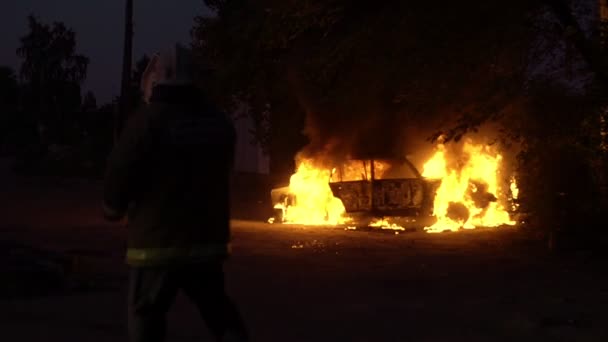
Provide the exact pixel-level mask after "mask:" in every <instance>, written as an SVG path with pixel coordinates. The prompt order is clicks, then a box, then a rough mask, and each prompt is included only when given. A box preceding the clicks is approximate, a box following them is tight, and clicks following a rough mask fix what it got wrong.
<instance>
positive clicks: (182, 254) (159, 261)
mask: <svg viewBox="0 0 608 342" xmlns="http://www.w3.org/2000/svg"><path fill="white" fill-rule="evenodd" d="M229 254H230V244H206V245H198V246H188V247H161V248H128V249H127V257H126V259H127V264H129V265H131V266H159V265H164V264H170V263H176V262H177V263H182V262H205V261H211V260H218V259H225V258H226V257H228V255H229Z"/></svg>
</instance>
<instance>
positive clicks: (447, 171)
mask: <svg viewBox="0 0 608 342" xmlns="http://www.w3.org/2000/svg"><path fill="white" fill-rule="evenodd" d="M456 154H457V155H456V157H460V158H454V159H455V160H456V162H454V163H448V159H447V157H448V155H449V153H448V151H447V149H446V147H445V146H444V145H443V144H439V145H438V146H437V151H436V152H435V154H434V155H433V156H432V157H431V159H430V160H429V161H428V162H427V163H426V164H425V165H424V169H423V172H422V175H423V176H424V177H427V178H435V179H441V185H440V186H439V188H438V189H437V193H436V196H435V200H434V206H433V214H434V216H435V217H436V218H437V222H436V223H435V224H434V225H432V226H431V227H426V228H425V230H426V231H427V232H429V233H437V232H443V231H456V230H459V229H461V228H465V229H472V228H476V227H497V226H501V225H505V224H506V225H514V224H515V222H514V221H512V220H511V218H510V217H509V213H508V212H507V211H506V210H505V209H504V207H503V206H502V204H501V203H500V202H499V200H498V197H499V196H500V195H502V193H501V192H500V191H501V188H500V186H499V184H500V182H499V169H500V164H501V161H502V156H501V155H500V154H498V153H496V152H495V151H493V150H492V148H490V147H489V146H485V145H476V144H473V143H472V141H471V140H466V141H465V142H464V145H463V147H462V151H460V152H459V153H456ZM450 156H451V155H450ZM511 188H512V189H516V188H517V184H515V180H514V179H513V180H512V183H511ZM511 191H512V192H513V190H511ZM514 195H515V193H514Z"/></svg>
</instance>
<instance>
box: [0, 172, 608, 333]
mask: <svg viewBox="0 0 608 342" xmlns="http://www.w3.org/2000/svg"><path fill="white" fill-rule="evenodd" d="M5 166H6V163H4V166H3V168H2V169H4V170H5V171H2V172H3V173H4V174H3V175H1V176H2V178H0V179H2V180H3V181H2V183H0V194H2V195H1V197H0V214H1V215H2V216H1V217H2V221H0V248H2V249H3V251H2V252H1V253H4V254H10V257H8V258H7V257H6V256H5V257H4V261H3V262H0V268H2V270H1V271H2V273H1V274H2V283H3V285H4V290H3V294H2V296H0V297H1V298H0V322H2V338H1V341H65V342H70V341H92V342H94V341H120V340H123V341H124V340H125V336H126V335H125V330H126V329H125V314H124V311H125V285H126V271H127V269H126V267H125V265H124V264H123V262H122V258H123V248H124V245H123V239H124V235H125V234H124V233H125V228H124V227H122V226H119V225H109V224H106V223H104V222H103V221H102V220H101V219H100V215H99V214H100V212H99V206H98V204H99V203H98V202H99V196H100V187H99V185H98V184H95V183H94V182H85V181H65V180H58V179H56V180H48V179H46V180H42V179H33V178H30V179H19V178H15V177H13V176H10V175H9V174H8V172H6V167H5ZM243 191H249V189H245V188H243ZM250 192H251V191H249V193H250ZM248 197H251V198H254V197H255V196H252V195H249V196H248ZM251 198H250V199H248V200H247V202H248V203H249V204H251V203H253V202H255V201H253V202H252V200H251ZM260 201H261V200H260ZM258 205H259V207H256V208H254V209H252V210H250V212H254V213H255V212H257V213H258V215H259V216H263V215H265V213H261V212H260V211H261V210H262V209H261V208H262V203H258ZM254 207H255V206H254ZM236 212H237V213H240V215H241V216H244V215H245V214H246V213H247V212H248V211H244V210H237V211H236ZM233 232H234V234H233V235H234V243H233V250H234V255H233V257H232V258H231V260H230V261H229V262H228V263H227V265H226V270H227V282H228V288H229V291H230V293H231V294H232V296H233V297H234V298H235V299H236V301H237V302H238V303H239V304H240V306H241V308H242V311H243V314H244V316H245V318H246V320H247V321H248V323H249V325H250V327H251V331H252V334H253V337H254V341H429V342H430V341H608V313H607V312H606V310H605V309H604V308H605V307H606V305H607V304H608V276H607V274H606V271H605V267H606V262H605V261H606V260H605V259H603V258H599V257H593V256H592V255H591V254H589V253H584V252H578V253H570V254H568V255H565V256H555V255H552V254H550V253H548V252H547V250H546V248H545V245H546V243H545V242H544V241H542V240H539V239H538V238H537V237H536V236H535V234H532V233H531V232H528V231H525V230H522V229H503V230H479V231H471V232H464V233H457V234H440V235H427V234H424V233H407V234H399V235H394V234H392V233H377V232H361V231H345V230H342V229H336V228H321V227H309V228H306V227H298V226H280V225H268V224H265V223H261V222H257V221H245V220H235V221H234V222H233ZM16 243H19V244H23V245H26V246H34V247H37V248H40V249H43V250H44V251H51V252H52V254H51V256H49V255H43V256H41V255H42V254H41V253H42V252H36V253H35V252H32V251H31V250H30V249H29V248H27V247H19V246H16ZM11 251H13V252H14V251H18V253H13V252H11ZM9 252H10V253H9ZM16 255H17V256H16ZM20 255H21V256H23V255H26V256H28V257H19V256H20ZM52 255H58V257H56V258H55V259H59V260H60V261H53V262H52V263H49V262H48V261H49V260H55V259H53V258H54V257H52ZM0 256H1V255H0ZM7 260H8V261H7ZM10 260H19V261H20V262H21V263H20V264H19V265H21V266H23V265H26V266H27V265H29V266H30V267H29V270H30V272H29V273H28V272H24V271H23V269H24V268H27V267H16V266H15V265H14V264H11V263H10V262H9V261H10ZM23 260H26V261H23ZM32 260H37V262H34V261H32ZM66 260H67V261H66ZM41 261H46V263H42V262H41ZM62 262H63V264H62ZM33 264H36V265H37V266H36V267H34V266H31V265H33ZM41 264H42V265H41ZM49 265H50V266H49ZM56 265H62V266H61V267H60V268H59V269H58V270H55V271H52V272H51V271H49V272H47V273H49V274H51V275H49V274H42V273H41V272H38V271H36V270H38V269H48V268H52V267H51V266H56ZM45 266H48V267H47V268H44V267H45ZM55 268H57V267H55ZM53 272H54V273H53ZM56 274H61V275H62V276H63V277H57V276H56ZM7 284H9V285H7ZM10 284H13V286H10ZM15 284H16V285H15ZM0 288H2V287H0ZM43 290H44V291H43ZM169 336H170V339H169V341H199V340H201V337H203V338H207V340H208V335H207V332H206V329H205V327H204V324H203V323H202V322H201V321H200V319H199V317H198V315H197V313H196V311H195V309H194V308H193V307H192V306H191V305H190V304H189V303H188V302H187V301H186V300H184V298H180V299H179V300H178V302H177V304H176V305H175V306H174V307H173V309H172V311H171V313H170V326H169ZM203 340H205V339H203Z"/></svg>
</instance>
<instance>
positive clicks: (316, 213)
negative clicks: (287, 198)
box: [275, 159, 349, 225]
mask: <svg viewBox="0 0 608 342" xmlns="http://www.w3.org/2000/svg"><path fill="white" fill-rule="evenodd" d="M332 172H333V171H331V172H330V171H329V170H328V169H326V168H323V167H318V166H316V165H315V163H314V161H313V160H312V159H300V160H299V162H298V167H297V171H296V173H295V174H293V175H292V176H291V179H290V181H289V191H290V192H291V193H293V194H295V195H296V203H293V204H291V205H286V204H284V203H279V204H276V205H275V209H281V210H282V211H283V221H284V222H285V223H298V224H306V225H337V224H343V223H346V222H348V220H349V219H348V218H347V217H345V216H344V214H345V212H346V210H345V209H344V205H343V204H342V201H340V200H339V199H338V198H335V197H334V196H333V194H332V192H331V188H330V187H329V179H330V176H331V174H332Z"/></svg>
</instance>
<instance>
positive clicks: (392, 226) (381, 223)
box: [369, 219, 405, 230]
mask: <svg viewBox="0 0 608 342" xmlns="http://www.w3.org/2000/svg"><path fill="white" fill-rule="evenodd" d="M369 226H370V227H377V228H381V229H389V230H405V228H403V227H401V226H400V225H398V224H396V223H390V222H388V220H386V219H379V220H376V221H374V222H372V223H370V224H369Z"/></svg>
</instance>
